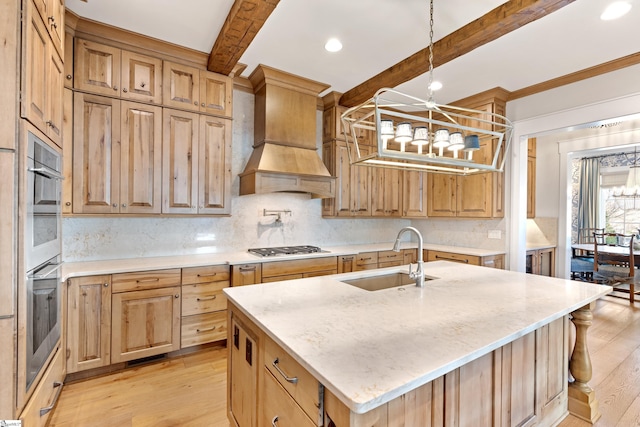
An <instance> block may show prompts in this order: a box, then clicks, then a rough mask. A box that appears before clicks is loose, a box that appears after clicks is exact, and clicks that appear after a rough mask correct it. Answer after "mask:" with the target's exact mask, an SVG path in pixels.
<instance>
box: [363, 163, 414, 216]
mask: <svg viewBox="0 0 640 427" xmlns="http://www.w3.org/2000/svg"><path fill="white" fill-rule="evenodd" d="M370 175H371V215H372V216H380V217H400V216H401V215H402V202H403V199H405V201H407V202H408V203H409V204H411V203H412V202H414V199H409V198H408V197H403V196H405V194H404V193H403V191H402V190H403V186H402V184H403V177H404V176H405V174H404V173H403V172H402V171H400V170H398V169H387V168H371V171H370ZM405 212H406V211H405Z"/></svg>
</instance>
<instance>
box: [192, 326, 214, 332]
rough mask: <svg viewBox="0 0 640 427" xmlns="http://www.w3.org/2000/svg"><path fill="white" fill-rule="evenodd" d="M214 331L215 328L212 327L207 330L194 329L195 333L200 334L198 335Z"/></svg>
mask: <svg viewBox="0 0 640 427" xmlns="http://www.w3.org/2000/svg"><path fill="white" fill-rule="evenodd" d="M215 329H216V327H215V326H212V327H210V328H207V329H196V333H198V334H200V333H203V332H211V331H215Z"/></svg>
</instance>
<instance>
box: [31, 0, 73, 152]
mask: <svg viewBox="0 0 640 427" xmlns="http://www.w3.org/2000/svg"><path fill="white" fill-rule="evenodd" d="M58 2H59V0H58ZM49 3H55V2H50V1H44V0H43V1H36V2H31V1H29V2H27V7H26V19H25V21H24V24H25V31H24V42H23V52H22V57H23V64H22V66H23V76H24V78H23V79H22V102H21V115H22V117H24V118H26V119H27V120H29V121H30V122H31V123H32V124H33V125H34V126H35V127H37V128H38V129H39V130H40V131H42V133H44V134H45V135H47V136H48V137H49V138H51V140H52V141H53V142H55V143H56V144H57V145H58V146H60V147H61V146H62V120H63V111H62V89H63V87H64V82H63V79H64V65H63V62H62V55H61V49H60V48H56V46H55V42H54V41H53V40H52V38H51V36H50V33H49V31H48V28H47V24H45V22H47V21H46V20H43V18H42V16H41V14H39V13H38V11H39V10H40V9H39V8H38V5H40V7H42V8H45V10H46V11H49V10H51V8H52V7H53V6H52V5H50V4H49ZM58 19H61V18H58ZM61 23H62V20H60V21H59V22H58V24H57V26H60V25H61Z"/></svg>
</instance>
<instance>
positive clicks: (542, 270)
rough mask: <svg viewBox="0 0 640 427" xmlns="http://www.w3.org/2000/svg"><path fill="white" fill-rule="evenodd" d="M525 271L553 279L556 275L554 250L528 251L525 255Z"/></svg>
mask: <svg viewBox="0 0 640 427" xmlns="http://www.w3.org/2000/svg"><path fill="white" fill-rule="evenodd" d="M525 261H526V262H525V264H526V267H525V271H526V272H527V273H531V274H539V275H541V276H548V277H554V276H555V275H556V248H555V247H554V248H544V249H536V250H530V251H527V253H526V258H525Z"/></svg>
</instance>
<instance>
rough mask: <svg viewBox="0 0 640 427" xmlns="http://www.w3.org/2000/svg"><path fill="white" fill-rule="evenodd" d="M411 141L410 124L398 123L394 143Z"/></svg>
mask: <svg viewBox="0 0 640 427" xmlns="http://www.w3.org/2000/svg"><path fill="white" fill-rule="evenodd" d="M411 139H413V132H411V123H409V122H402V123H398V127H397V128H396V142H400V143H405V142H409V141H411Z"/></svg>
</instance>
